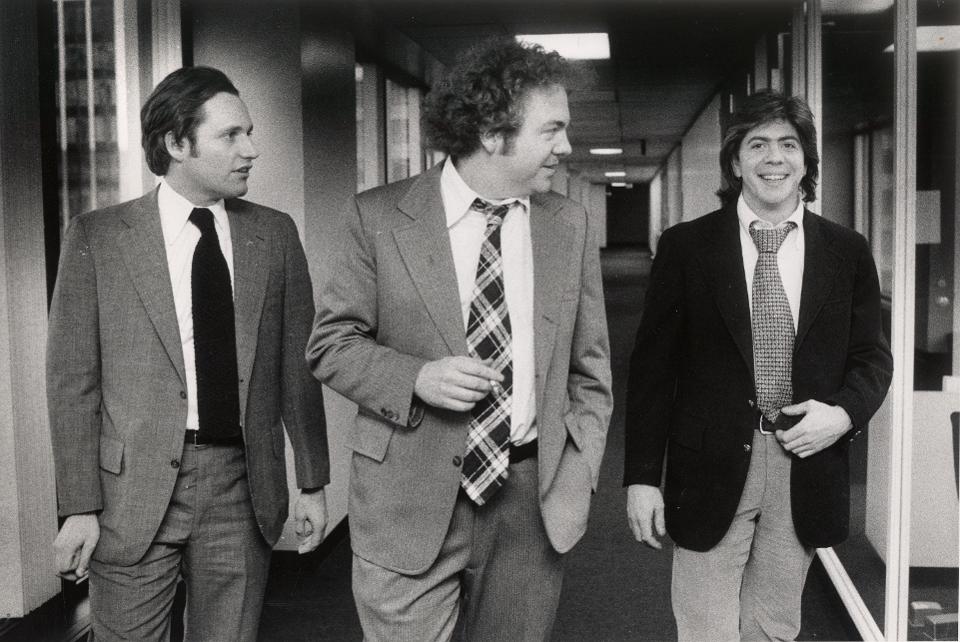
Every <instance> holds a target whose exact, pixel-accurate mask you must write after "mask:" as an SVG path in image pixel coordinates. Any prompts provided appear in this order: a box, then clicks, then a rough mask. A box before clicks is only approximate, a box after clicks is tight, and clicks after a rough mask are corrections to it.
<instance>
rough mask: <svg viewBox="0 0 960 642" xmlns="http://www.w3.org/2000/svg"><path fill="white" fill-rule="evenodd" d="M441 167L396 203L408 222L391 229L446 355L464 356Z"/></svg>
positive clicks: (464, 333) (463, 341)
mask: <svg viewBox="0 0 960 642" xmlns="http://www.w3.org/2000/svg"><path fill="white" fill-rule="evenodd" d="M442 167H443V164H442V163H441V164H439V165H437V166H436V167H434V168H433V169H431V170H430V171H428V172H426V173H425V174H422V175H421V176H420V178H419V180H417V181H415V182H414V184H413V186H412V187H411V188H410V191H409V192H407V193H406V194H405V195H404V197H403V198H402V199H401V200H400V202H399V203H398V207H399V208H400V210H401V211H402V212H403V213H404V214H406V215H407V216H409V217H410V218H411V219H412V222H411V224H410V225H408V226H406V227H401V228H398V229H396V230H394V232H393V234H394V238H395V239H396V242H397V247H398V249H399V251H400V256H401V258H402V259H403V262H404V264H405V265H406V267H407V272H408V273H409V274H410V278H411V279H413V282H414V284H415V286H416V288H417V292H418V293H419V295H420V298H421V300H422V301H423V304H424V305H425V306H426V308H427V311H428V312H429V314H430V318H432V319H433V322H434V323H435V324H436V326H437V330H438V331H439V332H440V335H441V336H442V337H443V340H444V342H445V343H446V344H447V347H448V348H449V349H450V353H451V354H454V355H464V354H467V339H466V331H465V329H464V327H463V314H462V313H461V311H460V292H459V290H458V288H457V278H456V268H455V267H454V263H453V254H452V252H451V250H450V236H449V234H448V232H447V221H446V216H445V214H444V209H443V198H442V197H441V196H440V172H441V170H442Z"/></svg>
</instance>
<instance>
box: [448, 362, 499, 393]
mask: <svg viewBox="0 0 960 642" xmlns="http://www.w3.org/2000/svg"><path fill="white" fill-rule="evenodd" d="M450 365H451V366H452V367H453V368H454V369H455V370H457V371H459V372H460V373H462V374H465V375H471V376H472V377H473V378H476V379H481V380H484V381H485V382H486V383H487V385H488V386H489V383H490V382H491V381H496V382H498V383H500V382H502V381H503V373H501V372H500V371H499V370H495V369H494V368H491V367H490V366H489V365H487V364H485V363H484V362H482V361H480V360H478V359H473V358H471V357H453V358H452V359H451V360H450Z"/></svg>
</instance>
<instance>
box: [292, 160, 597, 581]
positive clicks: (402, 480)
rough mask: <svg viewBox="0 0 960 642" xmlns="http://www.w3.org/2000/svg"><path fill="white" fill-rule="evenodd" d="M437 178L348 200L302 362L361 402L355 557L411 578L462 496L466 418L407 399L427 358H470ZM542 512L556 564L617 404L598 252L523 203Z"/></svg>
mask: <svg viewBox="0 0 960 642" xmlns="http://www.w3.org/2000/svg"><path fill="white" fill-rule="evenodd" d="M440 172H441V166H439V165H438V166H437V167H435V168H433V169H431V170H430V171H429V172H427V173H425V174H421V175H420V176H417V177H415V178H412V179H408V180H406V181H402V182H399V183H394V184H391V185H388V186H385V187H382V188H377V189H374V190H370V191H368V192H365V193H363V194H360V195H359V196H357V197H355V198H354V199H353V200H352V202H351V204H350V205H349V207H348V208H347V211H346V212H345V213H344V215H343V219H342V227H341V230H340V236H339V237H338V239H337V241H338V245H337V251H336V253H335V256H336V260H335V264H334V269H333V270H331V276H330V278H329V279H328V280H326V282H325V283H324V285H323V287H322V288H321V296H320V305H319V307H318V312H317V319H316V323H315V325H314V331H313V334H312V336H311V337H310V343H309V346H308V349H307V357H308V362H309V363H310V365H311V367H312V369H313V371H314V373H315V374H316V376H317V377H319V378H320V379H321V380H322V381H323V382H324V383H326V384H327V385H328V386H330V387H331V388H333V389H334V390H336V391H338V392H340V393H342V394H343V395H345V396H346V397H348V398H350V399H352V400H353V401H355V402H356V403H357V404H358V406H359V409H358V414H357V417H356V421H355V424H354V426H353V429H352V430H351V432H350V434H349V437H348V445H349V447H350V448H351V449H352V450H353V458H352V464H351V466H352V467H351V477H350V497H349V515H350V534H351V538H352V543H353V550H354V552H356V553H357V554H358V555H360V556H361V557H363V558H365V559H367V560H369V561H371V562H373V563H375V564H377V565H379V566H382V567H386V568H390V569H393V570H396V571H399V572H404V573H418V572H421V571H422V570H425V569H426V568H428V567H429V566H430V565H431V564H432V563H433V561H434V560H435V559H436V557H437V554H438V553H439V551H440V545H441V544H442V542H443V539H444V536H445V535H446V532H447V529H448V527H449V524H450V519H451V517H452V514H453V508H454V503H455V502H456V498H457V491H458V489H459V487H460V464H461V457H462V455H463V454H464V450H465V446H466V439H467V430H468V426H469V421H470V415H469V413H467V412H453V411H448V410H442V409H439V408H433V407H429V406H423V405H421V404H420V402H418V401H417V402H415V401H414V394H413V391H414V383H415V381H416V378H417V374H418V373H419V371H420V368H421V367H422V366H423V365H424V364H425V363H426V362H428V361H432V360H435V359H440V358H442V357H448V356H451V355H466V354H467V344H466V333H465V329H464V327H463V318H462V316H461V311H460V296H459V294H458V291H457V281H456V271H455V268H454V263H453V255H452V253H451V249H450V241H449V236H448V232H447V226H446V217H445V214H444V208H443V203H442V199H441V196H440ZM530 228H531V235H532V242H533V262H534V323H535V324H536V328H535V348H534V351H535V361H536V366H535V367H536V403H537V429H538V431H539V432H538V434H539V473H540V474H539V484H540V504H541V509H542V514H543V520H544V523H545V525H546V530H547V533H548V535H549V537H550V541H551V542H552V544H553V546H554V548H555V549H556V550H557V551H559V552H564V551H566V550H568V549H570V548H571V547H572V546H573V545H574V544H575V543H576V542H577V540H578V539H579V538H580V537H581V536H582V535H583V533H584V531H585V529H586V522H587V512H588V509H589V503H590V497H591V493H592V490H593V489H595V487H596V483H597V475H598V473H599V470H600V460H601V458H602V456H603V448H604V443H605V441H606V431H607V426H608V423H609V418H610V412H611V406H612V398H611V392H610V369H609V343H608V339H607V326H606V315H605V311H604V306H603V291H602V285H601V280H600V266H599V255H598V251H597V247H596V245H595V243H594V240H593V238H592V231H591V230H590V229H588V228H589V222H588V217H587V216H586V212H585V211H584V209H583V208H582V207H581V206H579V205H577V204H576V203H574V202H572V201H569V200H567V199H565V198H563V197H561V196H559V195H558V194H552V193H550V194H540V195H534V196H532V197H531V211H530Z"/></svg>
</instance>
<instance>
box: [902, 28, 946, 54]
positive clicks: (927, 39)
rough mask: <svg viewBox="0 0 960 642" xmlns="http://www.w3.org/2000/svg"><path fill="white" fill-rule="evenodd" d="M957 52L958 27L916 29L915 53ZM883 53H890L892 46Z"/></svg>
mask: <svg viewBox="0 0 960 642" xmlns="http://www.w3.org/2000/svg"><path fill="white" fill-rule="evenodd" d="M957 50H960V25H943V26H939V27H917V51H957ZM883 51H884V53H890V52H891V51H893V45H887V48H886V49H884V50H883Z"/></svg>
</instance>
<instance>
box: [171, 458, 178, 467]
mask: <svg viewBox="0 0 960 642" xmlns="http://www.w3.org/2000/svg"><path fill="white" fill-rule="evenodd" d="M170 467H171V468H180V461H179V460H177V459H171V460H170Z"/></svg>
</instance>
